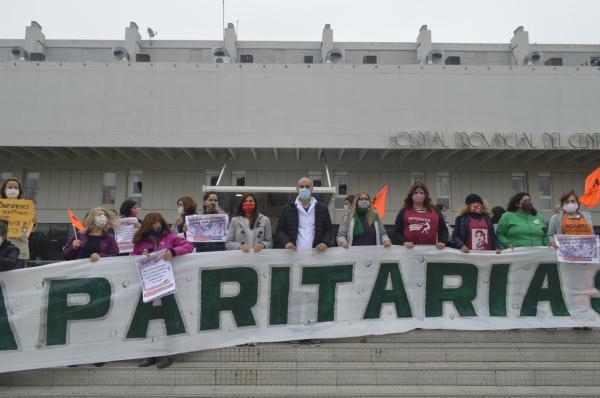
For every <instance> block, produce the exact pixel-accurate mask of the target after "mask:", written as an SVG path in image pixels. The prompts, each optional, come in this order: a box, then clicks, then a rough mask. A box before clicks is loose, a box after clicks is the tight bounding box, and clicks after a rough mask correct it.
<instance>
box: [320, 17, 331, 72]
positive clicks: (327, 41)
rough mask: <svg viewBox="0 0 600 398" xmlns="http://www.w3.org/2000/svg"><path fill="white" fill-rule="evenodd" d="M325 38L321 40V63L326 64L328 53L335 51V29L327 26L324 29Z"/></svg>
mask: <svg viewBox="0 0 600 398" xmlns="http://www.w3.org/2000/svg"><path fill="white" fill-rule="evenodd" d="M322 37H323V38H322V39H321V62H322V63H325V61H326V59H327V53H328V52H329V51H330V50H333V29H331V25H329V24H326V25H325V27H324V28H323V36H322Z"/></svg>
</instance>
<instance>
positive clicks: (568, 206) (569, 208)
mask: <svg viewBox="0 0 600 398" xmlns="http://www.w3.org/2000/svg"><path fill="white" fill-rule="evenodd" d="M578 208H579V205H578V204H577V203H565V204H564V205H563V210H564V211H566V212H567V213H575V212H576V211H577V209H578Z"/></svg>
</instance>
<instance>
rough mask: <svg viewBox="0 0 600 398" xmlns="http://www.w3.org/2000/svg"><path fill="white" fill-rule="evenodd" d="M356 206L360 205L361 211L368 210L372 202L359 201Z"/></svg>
mask: <svg viewBox="0 0 600 398" xmlns="http://www.w3.org/2000/svg"><path fill="white" fill-rule="evenodd" d="M356 204H357V205H358V208H359V209H368V208H369V207H370V206H371V201H370V200H359V201H358V202H356Z"/></svg>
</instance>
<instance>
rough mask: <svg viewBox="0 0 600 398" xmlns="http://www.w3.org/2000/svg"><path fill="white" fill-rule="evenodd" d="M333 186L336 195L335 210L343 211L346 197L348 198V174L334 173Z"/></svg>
mask: <svg viewBox="0 0 600 398" xmlns="http://www.w3.org/2000/svg"><path fill="white" fill-rule="evenodd" d="M335 186H336V187H337V194H336V196H335V200H334V203H335V208H336V209H343V208H344V204H345V202H346V196H348V192H349V189H348V174H346V173H336V175H335Z"/></svg>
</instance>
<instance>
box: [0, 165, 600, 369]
mask: <svg viewBox="0 0 600 398" xmlns="http://www.w3.org/2000/svg"><path fill="white" fill-rule="evenodd" d="M296 191H297V196H296V197H295V198H294V200H292V201H290V202H289V203H287V204H286V205H285V206H284V207H283V209H282V210H281V215H280V217H279V221H278V223H277V226H276V229H275V233H274V234H273V232H272V229H271V222H270V220H269V218H268V217H267V216H265V215H264V214H262V213H261V212H260V210H259V204H258V200H257V196H256V195H255V194H252V193H248V194H245V195H243V196H242V197H241V199H240V201H239V203H238V206H237V207H236V208H235V210H234V211H233V212H232V218H231V220H230V222H229V227H228V233H227V237H226V239H225V242H221V243H192V242H189V241H188V239H186V238H187V237H186V233H187V231H188V226H187V224H186V216H190V215H196V214H223V213H225V211H224V210H223V209H222V208H221V207H220V206H219V197H218V194H217V193H215V192H209V193H207V194H206V195H204V198H203V203H202V205H201V206H200V208H199V207H198V205H197V204H196V202H195V201H194V199H193V198H191V197H190V196H183V197H181V198H179V199H178V200H177V202H176V205H177V211H178V217H177V218H176V219H175V220H174V222H173V223H172V224H171V225H170V226H169V225H168V224H167V222H166V220H165V219H164V217H163V216H162V215H161V214H160V213H158V212H151V213H148V214H146V215H145V216H144V217H143V219H142V218H140V210H141V209H140V206H139V205H138V204H137V203H136V202H135V201H133V200H126V201H125V202H123V204H122V205H121V207H120V209H119V214H117V213H116V212H114V211H112V210H107V209H104V208H100V207H98V208H95V209H91V210H90V211H89V212H88V213H87V214H86V216H85V218H84V220H83V226H84V228H85V230H84V231H79V232H78V231H77V230H75V233H74V234H73V235H72V236H71V237H70V238H69V239H68V241H67V242H66V244H65V246H64V248H63V255H64V259H65V260H74V259H86V258H88V259H89V260H90V261H91V262H97V261H98V260H100V258H102V257H111V256H117V255H119V248H118V246H117V242H116V240H115V237H114V229H116V228H118V227H119V225H120V222H121V220H128V221H127V222H133V223H135V224H136V227H137V228H138V230H137V233H136V234H135V236H134V237H133V239H132V242H133V251H132V252H131V253H130V254H131V255H147V254H149V253H152V252H157V251H162V250H164V255H163V256H164V259H165V260H167V261H170V260H172V259H173V258H174V257H177V256H182V255H185V254H188V253H192V252H207V251H219V250H240V251H242V252H245V253H248V252H252V251H254V252H260V251H261V250H263V249H270V248H272V247H274V246H278V247H281V248H284V249H286V250H305V249H313V248H314V249H316V250H318V251H321V252H322V251H325V250H327V249H328V248H329V247H331V246H333V245H334V241H335V243H336V244H337V246H339V247H342V248H346V249H347V248H349V247H351V246H376V245H378V246H383V247H384V248H387V247H390V246H392V244H396V245H402V246H404V247H406V248H408V249H412V248H413V247H415V246H418V245H434V246H435V247H436V248H437V249H439V250H443V249H445V248H447V247H451V248H455V249H458V250H460V251H462V252H463V253H469V252H470V251H472V250H489V251H495V252H496V253H500V252H501V251H502V250H504V249H512V248H516V247H525V246H548V247H554V248H556V243H555V242H554V235H555V234H566V235H592V234H593V224H592V220H591V216H590V214H589V213H587V212H583V211H581V210H580V209H579V198H578V196H577V194H576V193H575V192H574V191H570V192H567V193H565V194H563V195H562V196H561V198H560V205H559V207H558V209H557V212H556V214H554V215H553V216H552V218H551V219H550V222H549V225H547V224H546V222H545V220H544V217H543V216H542V215H541V214H539V213H538V212H537V210H536V209H535V207H534V205H533V203H532V201H531V196H530V195H529V194H528V193H526V192H520V193H517V194H516V195H514V196H513V197H512V198H511V199H510V201H509V203H508V205H507V207H506V211H504V209H503V208H501V207H495V208H493V209H490V208H489V206H488V205H487V204H486V202H485V201H484V200H483V198H481V196H479V195H478V194H475V193H471V194H469V195H468V196H467V197H466V198H465V201H464V206H463V207H462V208H461V209H460V210H459V211H458V216H457V217H456V220H455V222H454V225H453V226H452V227H451V226H450V225H448V223H447V221H446V217H445V215H444V211H445V210H447V209H445V206H441V205H438V206H436V205H434V204H433V202H432V199H431V197H430V195H429V191H428V189H427V186H426V185H425V184H423V183H421V182H418V183H415V184H414V185H412V186H411V188H410V189H409V191H408V192H407V194H406V196H405V197H404V201H403V205H402V209H401V210H400V212H399V213H398V215H397V217H396V220H395V223H394V228H393V233H392V234H391V235H392V236H391V237H390V236H389V235H388V233H387V231H386V228H385V226H384V224H383V220H382V219H381V217H380V215H379V213H378V211H377V209H376V208H375V207H374V205H373V201H372V198H371V196H370V195H369V193H368V192H358V193H356V194H355V195H351V196H349V197H347V198H346V208H347V212H346V214H345V215H344V217H343V218H342V221H341V223H340V226H339V230H338V232H337V237H335V240H334V236H333V235H334V229H333V224H332V222H331V217H330V214H329V209H328V206H327V205H326V204H324V203H321V202H319V201H318V200H317V199H316V198H315V197H314V196H313V182H312V181H311V179H310V178H308V177H303V178H301V179H300V180H299V181H298V183H297V186H296ZM0 197H1V198H2V199H24V196H23V188H22V184H21V182H20V181H19V180H17V179H15V178H9V179H7V180H5V181H4V182H3V184H2V187H1V189H0ZM131 220H133V221H131ZM450 231H452V232H450ZM7 232H8V222H7V221H6V220H0V271H6V270H11V269H15V268H19V266H20V265H21V262H22V261H23V259H26V258H27V257H28V255H29V250H28V239H27V237H26V235H23V236H22V237H20V238H17V239H14V238H11V239H10V240H9V239H8V238H7ZM274 239H275V241H276V243H274ZM125 255H127V254H125ZM171 363H172V358H171V357H169V356H165V357H158V358H157V357H152V358H147V359H146V360H145V361H144V362H142V363H141V364H140V366H150V365H153V364H157V367H159V368H165V367H168V366H170V365H171ZM97 365H98V366H100V365H102V364H97Z"/></svg>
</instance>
